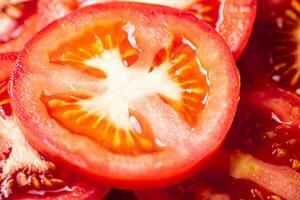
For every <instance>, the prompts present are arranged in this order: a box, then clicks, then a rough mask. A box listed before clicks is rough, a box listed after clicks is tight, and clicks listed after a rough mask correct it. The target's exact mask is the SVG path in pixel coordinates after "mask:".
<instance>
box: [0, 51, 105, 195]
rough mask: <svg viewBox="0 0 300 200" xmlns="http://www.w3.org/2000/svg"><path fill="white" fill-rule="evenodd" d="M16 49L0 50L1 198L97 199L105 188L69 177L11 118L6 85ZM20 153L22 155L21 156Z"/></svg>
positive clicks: (14, 60) (15, 55)
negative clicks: (34, 146) (10, 51)
mask: <svg viewBox="0 0 300 200" xmlns="http://www.w3.org/2000/svg"><path fill="white" fill-rule="evenodd" d="M17 55H18V53H5V54H0V71H1V72H4V73H2V74H1V75H3V77H2V78H1V79H3V81H2V82H1V83H0V138H1V141H0V154H1V163H2V165H1V181H0V184H1V193H0V198H8V197H10V198H11V197H12V198H14V199H20V200H21V199H28V200H29V199H53V198H55V199H74V200H75V199H95V198H97V199H99V198H103V197H104V196H105V195H106V193H107V192H108V190H107V189H104V188H101V189H97V188H96V187H94V186H92V185H89V184H87V183H78V182H79V181H80V182H83V181H82V180H79V181H78V180H77V179H74V178H72V179H70V177H69V175H66V173H65V172H64V171H59V170H57V168H56V165H54V164H53V163H51V162H48V161H45V160H44V159H42V158H41V157H40V155H39V154H38V153H37V152H36V151H35V150H33V149H32V147H31V146H29V145H28V143H27V142H26V141H25V139H24V136H23V135H21V132H20V130H19V128H18V127H17V126H16V124H15V122H14V120H13V119H12V117H11V116H12V109H11V106H10V100H9V95H8V92H7V89H8V86H7V84H8V79H9V75H10V71H11V70H12V68H13V66H14V65H15V62H16V58H17ZM20 156H21V157H20Z"/></svg>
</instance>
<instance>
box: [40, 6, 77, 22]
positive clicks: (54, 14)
mask: <svg viewBox="0 0 300 200" xmlns="http://www.w3.org/2000/svg"><path fill="white" fill-rule="evenodd" d="M37 6H38V18H39V21H38V23H39V28H43V27H45V26H46V25H48V24H50V23H51V22H53V21H54V20H56V19H59V18H61V17H64V16H65V15H67V14H69V13H70V12H71V11H72V10H74V9H76V8H77V1H76V0H39V1H38V4H37Z"/></svg>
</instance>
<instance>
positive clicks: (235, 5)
mask: <svg viewBox="0 0 300 200" xmlns="http://www.w3.org/2000/svg"><path fill="white" fill-rule="evenodd" d="M114 1H125V0H79V3H80V5H81V6H85V5H91V4H95V3H103V2H114ZM129 1H132V2H143V3H151V4H160V5H165V6H171V7H175V8H178V9H182V10H186V11H189V12H191V13H193V14H194V15H195V16H197V17H198V18H200V19H201V20H204V21H205V22H207V23H209V24H210V25H212V26H213V27H215V29H216V30H217V31H218V32H219V33H220V34H221V35H222V36H223V38H224V39H225V40H226V42H227V44H228V45H229V47H230V49H231V50H232V52H233V53H234V56H235V58H236V59H238V58H239V57H240V55H241V53H242V52H243V49H244V48H245V46H246V44H247V42H248V39H249V36H250V34H251V31H252V27H253V24H254V20H255V17H256V10H257V1H256V0H243V1H235V0H224V1H220V0H162V1H161V0H129Z"/></svg>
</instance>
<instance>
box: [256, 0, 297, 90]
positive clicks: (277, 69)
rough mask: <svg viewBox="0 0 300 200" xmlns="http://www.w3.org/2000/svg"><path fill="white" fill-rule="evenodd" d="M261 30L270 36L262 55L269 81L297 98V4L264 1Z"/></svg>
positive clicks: (266, 38) (286, 1)
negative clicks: (263, 55) (264, 52)
mask: <svg viewBox="0 0 300 200" xmlns="http://www.w3.org/2000/svg"><path fill="white" fill-rule="evenodd" d="M265 7H266V9H265V10H264V19H261V20H262V21H264V29H266V30H265V31H267V32H268V33H269V34H268V35H267V37H265V38H262V40H264V41H266V43H267V45H266V47H267V52H268V55H267V56H265V61H266V66H268V68H267V69H268V75H269V78H270V79H271V80H272V81H274V82H276V83H277V84H278V85H279V86H280V87H282V88H284V89H287V90H290V91H292V92H294V93H295V94H297V95H298V96H299V95H300V80H299V79H300V56H299V50H300V37H299V35H300V34H299V32H300V11H299V7H300V1H299V0H276V1H275V0H273V1H266V2H265Z"/></svg>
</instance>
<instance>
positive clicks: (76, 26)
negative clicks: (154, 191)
mask: <svg viewBox="0 0 300 200" xmlns="http://www.w3.org/2000/svg"><path fill="white" fill-rule="evenodd" d="M62 35H63V36H64V37H61V36H62ZM54 38H55V40H54ZM25 49H26V50H24V51H22V53H20V55H19V58H18V63H17V66H16V68H15V70H14V72H13V79H12V81H11V84H10V86H11V88H10V94H11V101H12V106H13V108H14V111H15V113H16V116H17V118H18V122H19V124H20V126H21V127H22V129H23V130H24V133H25V134H26V135H27V137H28V138H29V140H30V141H31V143H32V145H33V146H34V147H36V148H37V149H39V150H41V151H43V152H46V153H48V154H49V155H52V156H53V157H55V158H58V159H60V160H62V161H64V162H65V163H68V164H69V165H71V166H73V167H75V168H76V169H78V170H80V171H81V172H83V173H85V174H87V175H90V176H93V178H95V179H97V180H98V181H99V182H102V183H103V184H107V185H110V186H114V187H120V188H145V187H154V186H158V185H166V184H171V183H174V182H178V181H180V180H182V179H184V178H186V177H187V176H189V175H191V174H193V173H194V172H195V171H197V170H198V169H199V167H201V166H202V165H203V164H205V163H206V161H207V159H208V158H209V157H210V156H211V155H212V154H213V153H214V152H215V151H216V150H217V149H218V147H219V146H220V144H221V143H222V141H223V139H224V137H225V136H226V133H227V131H228V129H229V127H230V124H231V122H232V119H233V117H234V113H235V110H236V105H237V102H238V97H239V75H238V71H237V68H236V65H235V62H234V58H233V56H232V54H231V52H230V50H229V49H228V47H227V45H226V44H225V42H224V41H223V40H222V38H221V37H220V36H219V35H218V34H217V33H216V32H215V31H214V30H213V29H212V28H211V27H210V26H208V25H207V24H205V23H203V22H202V21H200V20H198V19H197V18H195V17H194V16H193V15H191V14H189V13H185V12H181V11H179V10H176V9H172V8H169V7H164V6H157V5H147V4H139V3H108V4H99V5H95V6H91V7H87V8H83V9H79V10H77V11H75V12H73V13H71V14H70V15H68V16H67V17H65V18H63V19H61V20H58V21H56V22H54V23H53V24H51V25H49V26H47V27H46V28H45V29H43V30H42V31H41V32H39V33H38V34H37V35H36V36H35V37H34V38H33V39H32V40H31V41H30V42H29V43H28V44H27V45H26V48H25ZM25 88H26V89H25Z"/></svg>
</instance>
